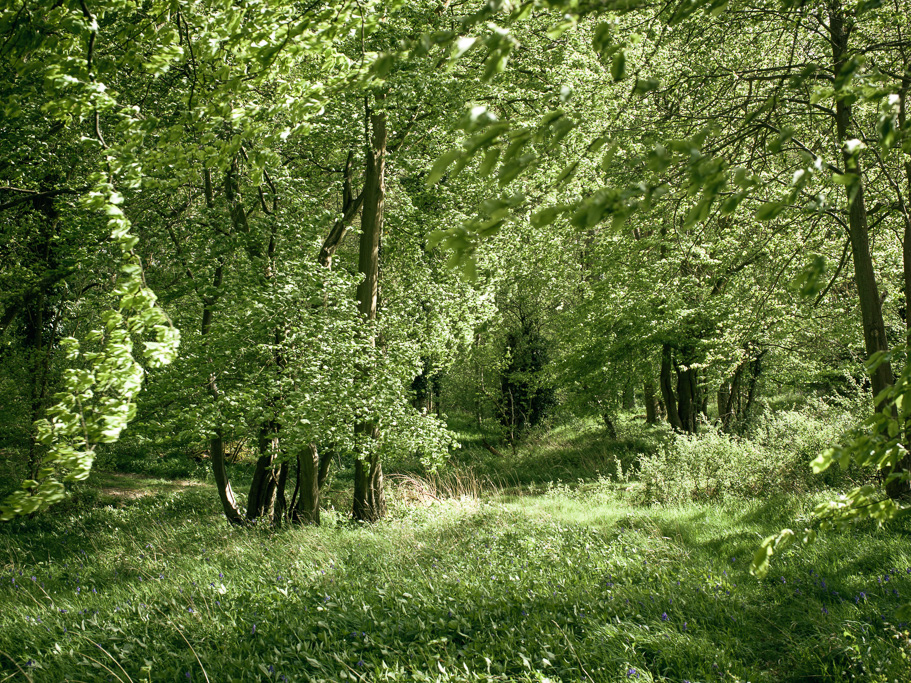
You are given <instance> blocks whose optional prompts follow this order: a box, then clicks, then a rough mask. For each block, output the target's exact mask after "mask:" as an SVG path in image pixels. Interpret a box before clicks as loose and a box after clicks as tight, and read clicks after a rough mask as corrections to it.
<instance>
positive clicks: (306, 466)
mask: <svg viewBox="0 0 911 683" xmlns="http://www.w3.org/2000/svg"><path fill="white" fill-rule="evenodd" d="M299 460H300V474H299V481H300V484H299V485H300V498H298V499H297V505H296V507H295V508H294V512H293V515H294V521H295V522H299V523H300V524H311V525H314V526H318V525H319V522H320V519H319V492H320V485H321V483H322V482H321V481H320V476H319V475H320V464H321V463H320V458H319V453H318V452H317V448H316V444H313V443H311V444H309V445H308V446H307V447H306V448H304V449H303V452H302V453H301V454H300V456H299Z"/></svg>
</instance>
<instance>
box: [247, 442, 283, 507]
mask: <svg viewBox="0 0 911 683" xmlns="http://www.w3.org/2000/svg"><path fill="white" fill-rule="evenodd" d="M276 440H277V438H276V436H275V432H274V425H263V426H262V428H261V429H260V431H259V458H258V459H257V460H256V469H255V470H254V472H253V481H252V482H251V483H250V495H249V496H248V497H247V519H249V520H256V519H259V518H260V517H268V518H269V519H270V520H271V519H272V518H273V517H274V513H275V492H276V489H277V486H278V480H277V479H276V476H275V468H274V464H275V450H276V446H277V444H276Z"/></svg>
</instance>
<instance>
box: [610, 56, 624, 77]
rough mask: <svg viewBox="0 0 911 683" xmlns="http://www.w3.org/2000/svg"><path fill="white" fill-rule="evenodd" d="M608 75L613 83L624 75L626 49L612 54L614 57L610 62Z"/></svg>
mask: <svg viewBox="0 0 911 683" xmlns="http://www.w3.org/2000/svg"><path fill="white" fill-rule="evenodd" d="M610 75H611V78H613V79H614V83H618V82H620V81H622V80H623V79H624V78H625V77H626V50H619V51H618V52H617V53H616V54H615V55H614V59H613V61H612V62H611V67H610Z"/></svg>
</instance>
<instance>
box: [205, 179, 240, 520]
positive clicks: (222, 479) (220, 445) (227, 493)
mask: <svg viewBox="0 0 911 683" xmlns="http://www.w3.org/2000/svg"><path fill="white" fill-rule="evenodd" d="M203 180H204V188H205V197H206V206H207V207H208V208H209V209H212V208H213V207H214V205H215V198H214V194H213V190H212V173H211V171H209V170H208V169H206V171H205V173H204V175H203ZM223 277H224V261H223V259H221V258H219V260H218V263H217V264H216V266H215V273H214V275H213V276H212V289H213V291H214V294H213V296H211V297H203V308H202V323H201V325H200V329H199V335H200V336H201V337H202V338H203V339H205V338H206V337H208V336H209V333H210V332H211V331H212V316H213V309H214V307H215V304H216V303H217V302H218V297H219V296H220V295H221V285H222V279H223ZM206 390H207V391H208V393H209V396H210V397H211V399H212V402H213V403H216V404H217V403H218V399H219V398H220V396H221V394H220V392H219V390H218V383H217V381H216V378H215V373H214V372H212V373H210V374H209V378H208V381H207V383H206ZM209 459H210V460H211V461H212V474H213V475H214V477H215V489H216V491H217V492H218V499H219V500H220V501H221V507H222V510H223V511H224V513H225V518H226V519H227V520H228V521H229V522H230V523H231V524H244V523H246V520H245V519H244V516H243V513H242V512H241V510H240V506H239V505H238V504H237V499H236V498H235V496H234V490H233V489H232V488H231V480H230V479H229V478H228V470H227V467H226V463H225V439H224V432H223V430H222V428H221V426H220V425H219V426H217V427H215V429H214V430H213V433H212V436H211V437H210V438H209Z"/></svg>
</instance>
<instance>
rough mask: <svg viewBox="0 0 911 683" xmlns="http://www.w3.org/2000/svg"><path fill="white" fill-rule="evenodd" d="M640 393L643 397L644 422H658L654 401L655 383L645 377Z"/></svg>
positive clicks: (651, 423)
mask: <svg viewBox="0 0 911 683" xmlns="http://www.w3.org/2000/svg"><path fill="white" fill-rule="evenodd" d="M642 395H643V397H644V398H645V423H646V424H650V425H653V424H657V423H658V406H657V404H656V403H655V383H654V382H653V381H652V380H650V379H647V380H645V384H644V385H643V387H642Z"/></svg>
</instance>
